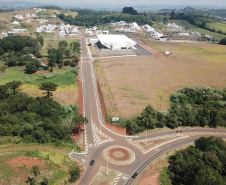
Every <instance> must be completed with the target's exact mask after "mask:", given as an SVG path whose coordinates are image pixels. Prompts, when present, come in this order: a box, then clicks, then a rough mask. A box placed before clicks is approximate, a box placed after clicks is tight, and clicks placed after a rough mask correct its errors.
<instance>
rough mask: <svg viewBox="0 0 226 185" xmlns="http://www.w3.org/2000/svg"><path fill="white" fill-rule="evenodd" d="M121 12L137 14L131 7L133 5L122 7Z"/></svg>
mask: <svg viewBox="0 0 226 185" xmlns="http://www.w3.org/2000/svg"><path fill="white" fill-rule="evenodd" d="M122 13H128V14H131V15H137V11H136V10H134V9H133V7H124V8H123V9H122Z"/></svg>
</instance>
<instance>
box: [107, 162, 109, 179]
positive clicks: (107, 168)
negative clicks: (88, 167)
mask: <svg viewBox="0 0 226 185" xmlns="http://www.w3.org/2000/svg"><path fill="white" fill-rule="evenodd" d="M108 160H109V159H108ZM108 160H107V176H108Z"/></svg>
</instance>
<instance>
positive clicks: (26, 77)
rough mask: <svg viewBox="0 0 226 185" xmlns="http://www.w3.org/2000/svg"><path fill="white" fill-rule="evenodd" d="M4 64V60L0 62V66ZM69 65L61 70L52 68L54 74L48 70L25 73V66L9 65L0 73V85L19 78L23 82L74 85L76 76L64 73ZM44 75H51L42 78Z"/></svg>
mask: <svg viewBox="0 0 226 185" xmlns="http://www.w3.org/2000/svg"><path fill="white" fill-rule="evenodd" d="M1 66H4V62H0V67H1ZM69 68H70V67H66V68H64V69H62V70H60V69H58V68H53V71H55V72H56V73H57V74H55V75H54V73H50V72H48V71H44V72H43V73H41V74H26V73H24V70H25V68H24V67H10V68H7V70H6V72H5V73H3V74H0V85H4V84H6V83H8V82H11V81H13V80H20V81H22V82H23V83H25V84H28V81H30V82H29V84H35V85H39V84H41V83H44V82H54V83H56V84H57V85H58V86H68V85H76V86H77V81H76V76H75V74H72V73H69V74H66V71H67V70H68V69H69ZM45 75H52V78H49V79H44V78H43V77H44V76H45Z"/></svg>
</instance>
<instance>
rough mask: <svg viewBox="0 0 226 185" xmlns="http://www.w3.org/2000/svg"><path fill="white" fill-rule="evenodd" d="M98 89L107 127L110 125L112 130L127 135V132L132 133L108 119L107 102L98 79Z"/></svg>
mask: <svg viewBox="0 0 226 185" xmlns="http://www.w3.org/2000/svg"><path fill="white" fill-rule="evenodd" d="M97 90H98V94H99V99H100V104H101V111H102V116H103V119H104V123H103V124H104V125H105V126H106V127H108V128H109V129H110V130H112V131H114V132H116V133H119V134H123V135H127V134H128V135H130V131H128V129H126V128H123V127H117V126H115V125H112V124H110V123H108V122H107V121H106V107H105V104H104V98H103V94H102V92H101V89H100V85H99V83H98V81H97Z"/></svg>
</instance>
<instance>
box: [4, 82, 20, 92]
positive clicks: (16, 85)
mask: <svg viewBox="0 0 226 185" xmlns="http://www.w3.org/2000/svg"><path fill="white" fill-rule="evenodd" d="M6 85H7V86H8V87H9V88H10V89H12V90H13V94H14V95H15V94H16V92H17V91H18V90H19V88H20V86H21V85H22V82H20V81H15V80H13V81H12V82H9V83H7V84H6Z"/></svg>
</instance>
